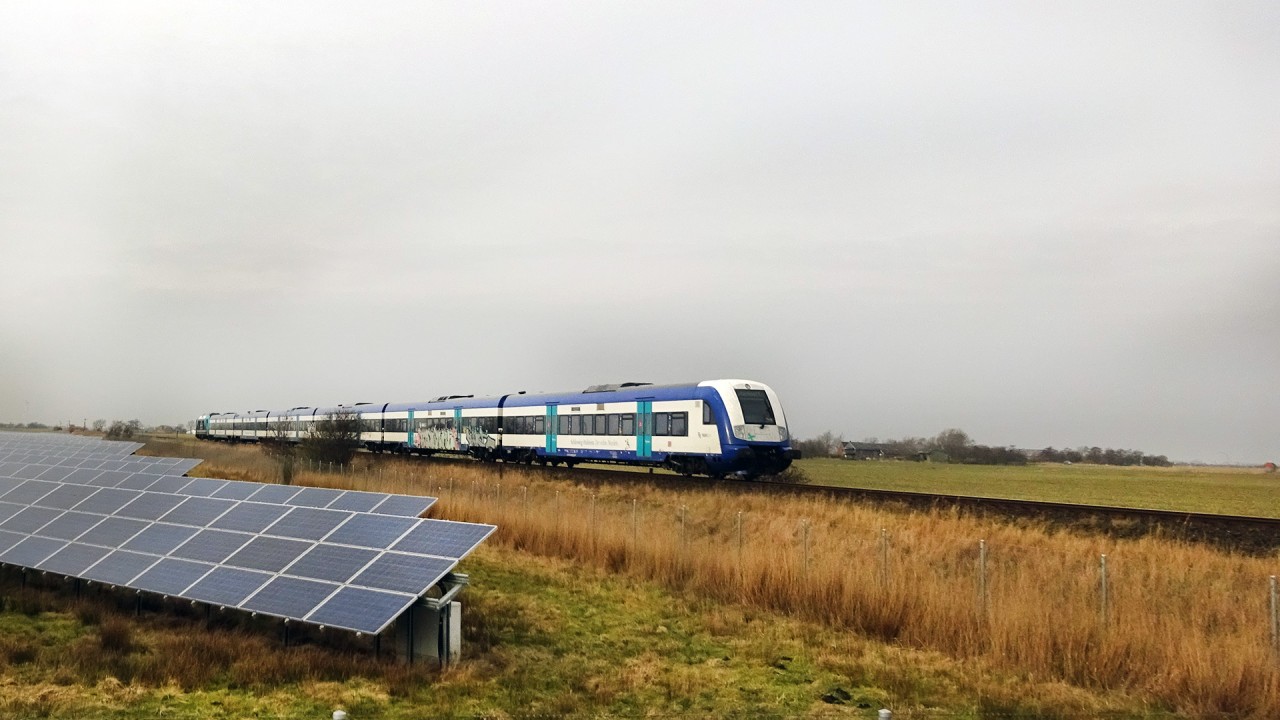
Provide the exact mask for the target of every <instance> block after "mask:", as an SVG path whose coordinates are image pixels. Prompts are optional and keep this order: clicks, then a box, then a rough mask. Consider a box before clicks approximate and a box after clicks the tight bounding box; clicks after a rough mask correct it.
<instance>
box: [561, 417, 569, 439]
mask: <svg viewBox="0 0 1280 720" xmlns="http://www.w3.org/2000/svg"><path fill="white" fill-rule="evenodd" d="M560 434H561V435H568V434H569V416H568V415H561V416H560Z"/></svg>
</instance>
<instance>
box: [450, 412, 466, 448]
mask: <svg viewBox="0 0 1280 720" xmlns="http://www.w3.org/2000/svg"><path fill="white" fill-rule="evenodd" d="M453 449H454V450H466V449H467V448H466V443H463V442H462V407H461V406H459V407H456V408H454V409H453Z"/></svg>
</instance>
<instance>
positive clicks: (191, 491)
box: [182, 478, 244, 500]
mask: <svg viewBox="0 0 1280 720" xmlns="http://www.w3.org/2000/svg"><path fill="white" fill-rule="evenodd" d="M229 482H231V481H230V480H214V479H211V478H195V479H193V480H192V481H191V482H189V483H187V485H186V486H185V487H183V488H182V494H183V495H195V496H197V497H209V496H210V495H213V493H214V492H216V491H218V490H219V489H221V488H222V486H223V485H226V484H227V483H229ZM234 499H236V500H243V499H244V498H234Z"/></svg>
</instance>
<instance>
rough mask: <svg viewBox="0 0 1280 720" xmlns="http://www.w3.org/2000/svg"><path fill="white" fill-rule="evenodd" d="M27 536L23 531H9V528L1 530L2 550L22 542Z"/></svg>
mask: <svg viewBox="0 0 1280 720" xmlns="http://www.w3.org/2000/svg"><path fill="white" fill-rule="evenodd" d="M25 537H27V536H26V535H24V534H22V533H16V532H9V531H8V530H0V552H4V551H5V550H8V549H9V548H11V547H13V546H14V545H17V544H18V543H20V542H22V539H23V538H25Z"/></svg>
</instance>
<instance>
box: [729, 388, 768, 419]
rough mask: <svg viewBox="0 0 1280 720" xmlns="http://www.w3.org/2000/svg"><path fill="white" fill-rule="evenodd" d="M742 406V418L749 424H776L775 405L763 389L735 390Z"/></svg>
mask: <svg viewBox="0 0 1280 720" xmlns="http://www.w3.org/2000/svg"><path fill="white" fill-rule="evenodd" d="M734 392H736V393H737V394H738V404H740V405H741V406H742V419H743V421H744V422H746V424H748V425H774V424H776V421H775V420H774V419H773V406H772V405H770V404H769V396H768V395H766V394H765V392H764V391H763V390H735V391H734Z"/></svg>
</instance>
